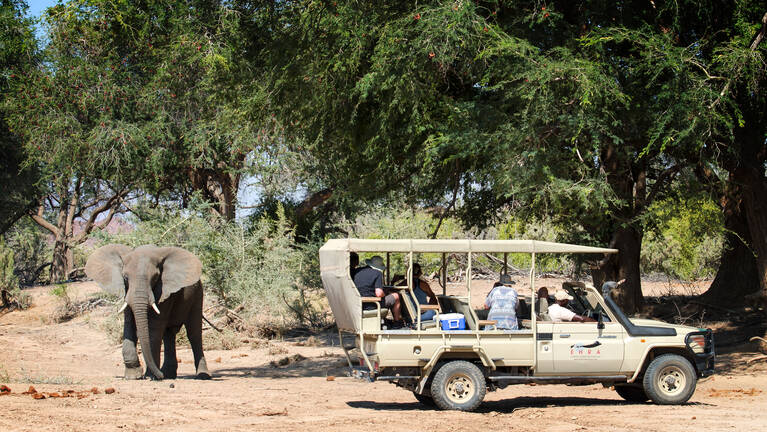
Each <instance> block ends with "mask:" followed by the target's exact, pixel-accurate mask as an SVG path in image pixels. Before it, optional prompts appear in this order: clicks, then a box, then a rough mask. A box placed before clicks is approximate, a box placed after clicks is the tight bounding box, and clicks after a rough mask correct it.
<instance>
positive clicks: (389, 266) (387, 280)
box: [384, 252, 391, 285]
mask: <svg viewBox="0 0 767 432" xmlns="http://www.w3.org/2000/svg"><path fill="white" fill-rule="evenodd" d="M389 254H390V253H389V252H386V283H385V284H384V285H391V275H390V274H389V269H390V268H391V264H390V262H389Z"/></svg>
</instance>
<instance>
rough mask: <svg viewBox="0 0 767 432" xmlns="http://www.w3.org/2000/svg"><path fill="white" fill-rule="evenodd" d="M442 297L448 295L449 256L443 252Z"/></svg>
mask: <svg viewBox="0 0 767 432" xmlns="http://www.w3.org/2000/svg"><path fill="white" fill-rule="evenodd" d="M440 273H441V274H440V276H441V278H442V295H443V296H444V295H447V254H446V253H444V252H442V272H440Z"/></svg>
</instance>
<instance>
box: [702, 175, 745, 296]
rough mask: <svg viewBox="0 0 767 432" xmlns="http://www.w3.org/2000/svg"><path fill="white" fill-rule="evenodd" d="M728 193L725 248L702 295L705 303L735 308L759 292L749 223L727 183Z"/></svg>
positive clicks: (736, 193) (737, 190) (737, 193)
mask: <svg viewBox="0 0 767 432" xmlns="http://www.w3.org/2000/svg"><path fill="white" fill-rule="evenodd" d="M730 184H731V186H730V187H729V191H728V193H727V194H726V195H725V196H724V197H723V199H722V202H723V205H722V210H723V212H724V227H725V232H726V235H725V245H724V246H725V249H724V251H723V252H722V257H721V260H720V262H719V269H718V270H717V272H716V277H714V281H713V282H712V283H711V286H710V287H709V288H708V291H706V292H705V293H703V294H702V295H701V300H703V301H704V302H706V303H712V304H718V305H725V306H735V305H740V304H743V300H744V296H745V295H747V294H750V293H753V292H755V291H757V290H758V289H759V279H758V276H757V271H756V260H755V259H754V253H753V252H752V251H751V249H750V248H749V246H748V245H750V244H751V232H750V231H749V226H748V221H747V220H746V216H745V215H744V214H743V210H742V209H741V207H742V203H741V193H740V188H738V187H737V186H736V185H734V183H732V182H731V183H730Z"/></svg>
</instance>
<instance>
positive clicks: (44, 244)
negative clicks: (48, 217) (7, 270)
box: [4, 218, 53, 285]
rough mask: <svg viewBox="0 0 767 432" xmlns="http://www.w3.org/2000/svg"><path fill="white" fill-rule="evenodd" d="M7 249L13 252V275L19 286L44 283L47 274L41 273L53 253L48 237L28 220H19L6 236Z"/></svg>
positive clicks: (45, 272)
mask: <svg viewBox="0 0 767 432" xmlns="http://www.w3.org/2000/svg"><path fill="white" fill-rule="evenodd" d="M4 237H5V239H6V242H7V244H8V247H9V248H10V249H11V250H13V251H14V260H15V262H14V274H16V276H17V277H18V278H19V283H20V284H21V285H32V284H34V283H40V282H45V281H47V279H48V272H47V271H43V270H44V269H45V268H46V264H47V263H49V262H50V257H51V255H52V253H53V251H52V245H51V242H50V241H49V236H48V234H46V233H45V232H43V231H42V230H40V229H39V228H38V227H36V226H35V225H34V224H33V223H31V222H30V221H29V219H28V218H22V219H21V220H19V221H18V222H17V223H16V224H15V225H14V226H13V227H12V228H11V229H10V230H9V231H8V232H7V233H6V234H5V236H4Z"/></svg>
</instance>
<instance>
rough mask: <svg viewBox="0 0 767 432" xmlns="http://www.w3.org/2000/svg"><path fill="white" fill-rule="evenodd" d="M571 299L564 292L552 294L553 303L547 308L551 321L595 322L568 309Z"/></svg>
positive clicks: (571, 297)
mask: <svg viewBox="0 0 767 432" xmlns="http://www.w3.org/2000/svg"><path fill="white" fill-rule="evenodd" d="M572 299H573V296H571V295H570V294H568V293H567V291H565V290H559V291H557V292H556V293H554V300H555V302H554V304H552V305H550V306H549V316H550V317H551V320H552V321H554V322H565V321H573V322H596V320H595V319H593V318H590V317H585V316H581V315H578V314H576V313H575V312H573V311H571V310H570V309H568V308H567V305H568V303H569V302H570V300H572Z"/></svg>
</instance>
